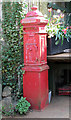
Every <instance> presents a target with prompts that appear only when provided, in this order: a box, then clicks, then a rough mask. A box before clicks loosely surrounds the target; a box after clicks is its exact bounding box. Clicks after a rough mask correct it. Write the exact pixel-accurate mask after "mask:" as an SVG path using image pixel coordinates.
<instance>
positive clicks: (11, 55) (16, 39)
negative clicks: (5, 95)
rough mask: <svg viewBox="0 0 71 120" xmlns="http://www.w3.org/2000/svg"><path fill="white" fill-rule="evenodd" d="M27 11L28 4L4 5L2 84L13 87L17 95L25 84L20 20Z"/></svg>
mask: <svg viewBox="0 0 71 120" xmlns="http://www.w3.org/2000/svg"><path fill="white" fill-rule="evenodd" d="M23 7H24V9H23ZM26 9H27V3H26V2H21V3H19V2H12V3H11V2H6V3H5V2H3V3H2V16H3V20H2V30H3V34H2V35H3V36H2V37H3V39H4V41H5V44H4V46H3V47H2V84H3V86H6V85H7V86H11V87H12V88H13V89H12V90H13V93H14V94H15V95H19V92H20V90H22V84H23V79H22V78H23V76H22V70H21V68H22V67H23V59H22V58H23V35H22V34H23V31H22V28H23V26H22V25H21V24H20V20H21V19H22V18H24V16H25V14H26V13H25V12H26ZM22 93H23V92H22Z"/></svg>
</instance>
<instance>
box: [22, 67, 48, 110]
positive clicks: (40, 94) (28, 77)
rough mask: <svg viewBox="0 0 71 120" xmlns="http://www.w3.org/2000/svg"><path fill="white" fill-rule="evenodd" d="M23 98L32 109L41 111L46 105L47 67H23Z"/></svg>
mask: <svg viewBox="0 0 71 120" xmlns="http://www.w3.org/2000/svg"><path fill="white" fill-rule="evenodd" d="M24 70H25V74H23V96H24V97H26V99H27V100H28V101H29V102H30V103H31V107H32V108H33V109H37V110H41V109H43V108H44V107H46V105H47V104H48V65H45V66H42V67H36V68H34V67H29V68H28V67H24Z"/></svg>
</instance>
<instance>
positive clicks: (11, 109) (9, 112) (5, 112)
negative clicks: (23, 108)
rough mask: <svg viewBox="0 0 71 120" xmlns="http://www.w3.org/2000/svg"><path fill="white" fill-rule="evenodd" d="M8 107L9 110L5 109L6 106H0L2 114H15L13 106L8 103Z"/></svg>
mask: <svg viewBox="0 0 71 120" xmlns="http://www.w3.org/2000/svg"><path fill="white" fill-rule="evenodd" d="M9 109H10V110H7V108H5V106H2V114H4V115H5V116H13V115H15V111H14V107H13V105H12V104H10V105H9Z"/></svg>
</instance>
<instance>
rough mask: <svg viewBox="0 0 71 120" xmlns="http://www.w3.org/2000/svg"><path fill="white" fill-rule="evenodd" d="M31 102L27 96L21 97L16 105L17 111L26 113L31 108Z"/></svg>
mask: <svg viewBox="0 0 71 120" xmlns="http://www.w3.org/2000/svg"><path fill="white" fill-rule="evenodd" d="M30 106H31V105H30V103H29V102H28V101H27V100H26V98H23V97H21V99H20V100H19V101H18V103H17V105H16V111H18V112H19V113H20V114H23V113H24V114H26V113H27V111H28V110H29V107H30Z"/></svg>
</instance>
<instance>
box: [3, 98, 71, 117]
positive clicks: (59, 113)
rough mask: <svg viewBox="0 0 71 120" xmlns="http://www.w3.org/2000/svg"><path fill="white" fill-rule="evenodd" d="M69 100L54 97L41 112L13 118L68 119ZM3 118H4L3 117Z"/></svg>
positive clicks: (34, 111)
mask: <svg viewBox="0 0 71 120" xmlns="http://www.w3.org/2000/svg"><path fill="white" fill-rule="evenodd" d="M69 106H70V100H69V97H68V96H58V97H57V96H56V97H54V98H52V101H51V103H50V104H49V105H48V106H47V107H46V108H45V109H44V110H42V111H36V110H33V111H32V112H29V113H28V114H27V115H21V116H20V115H16V116H15V117H14V118H69V116H70V114H69V112H70V110H69ZM3 118H5V117H4V116H3Z"/></svg>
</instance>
